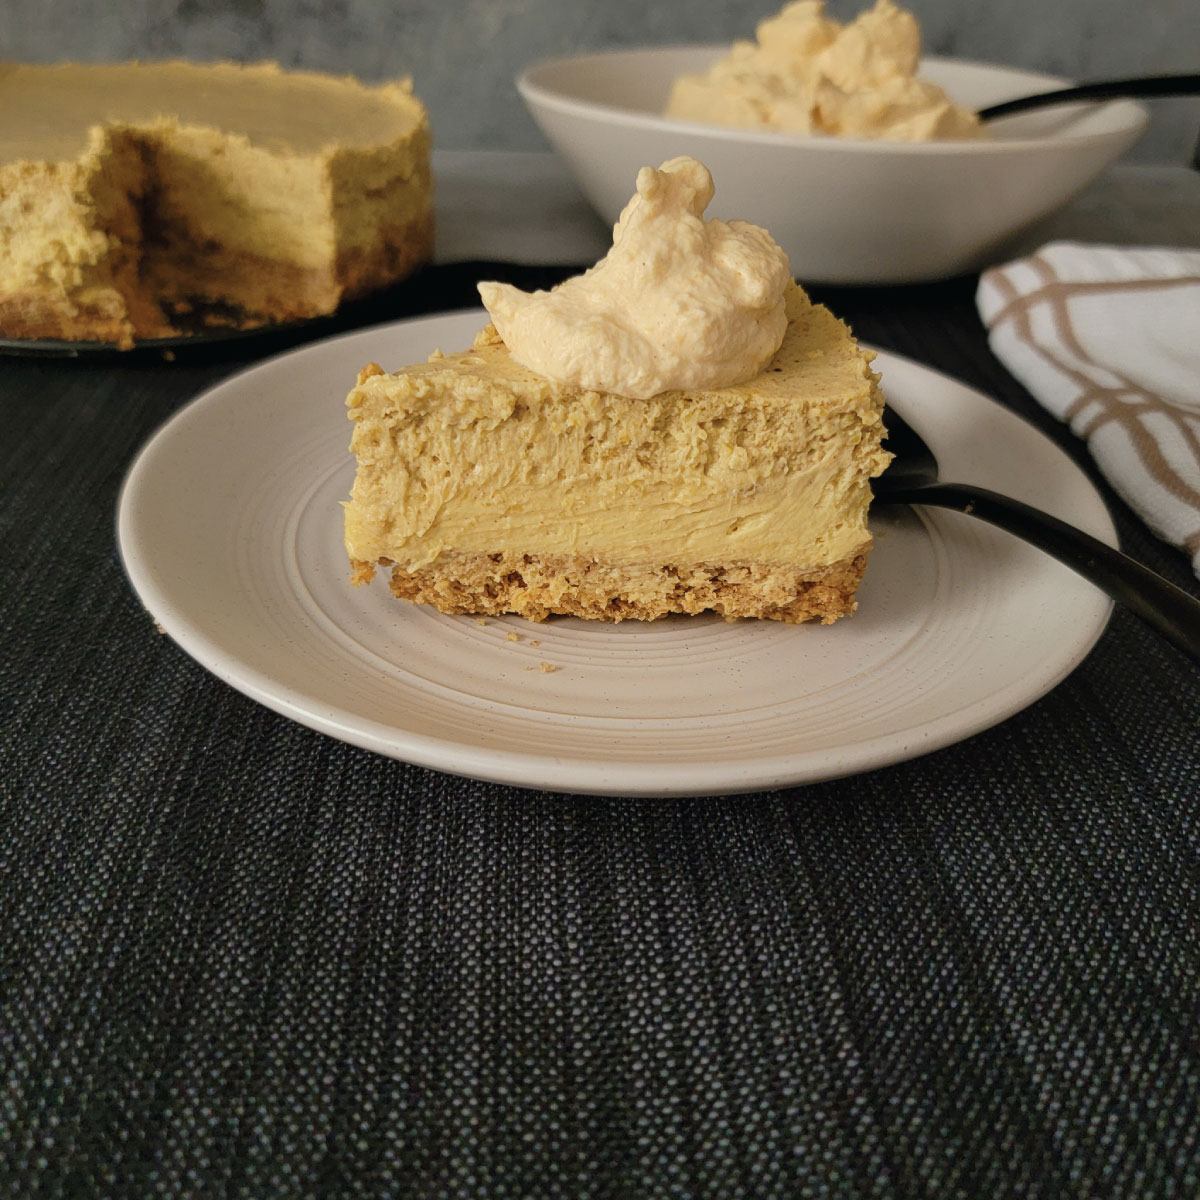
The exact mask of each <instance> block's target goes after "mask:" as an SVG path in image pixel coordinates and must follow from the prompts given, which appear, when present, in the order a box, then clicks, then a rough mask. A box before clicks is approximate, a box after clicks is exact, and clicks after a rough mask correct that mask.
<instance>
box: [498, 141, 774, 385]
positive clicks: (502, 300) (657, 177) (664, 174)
mask: <svg viewBox="0 0 1200 1200" xmlns="http://www.w3.org/2000/svg"><path fill="white" fill-rule="evenodd" d="M713 195H714V187H713V179H712V175H711V174H710V173H709V171H708V168H707V167H705V166H704V164H703V163H701V162H698V161H697V160H696V159H694V158H688V157H680V158H673V159H670V160H668V161H667V162H665V163H663V164H662V166H661V167H659V168H657V169H655V168H654V167H642V168H641V170H640V171H639V172H638V176H637V191H636V192H635V193H634V195H633V197H632V198H631V199H630V200H629V202H628V204H626V206H625V208H624V210H623V211H622V213H621V216H620V219H619V220H618V221H617V223H616V225H615V227H614V228H613V245H612V249H611V250H610V251H609V252H608V254H607V255H605V257H604V258H602V259H601V260H600V261H599V262H598V263H597V264H596V265H595V266H594V267H592V268H591V269H590V270H588V271H586V272H584V274H582V275H577V276H575V277H574V278H572V279H568V280H566V281H565V282H564V283H561V284H559V286H558V287H556V288H553V289H552V290H550V291H544V292H533V293H528V292H522V291H520V290H519V289H517V288H515V287H513V286H511V285H510V284H504V283H481V284H480V285H479V294H480V296H481V297H482V299H483V303H484V306H485V307H486V308H487V310H488V313H489V314H490V315H491V318H492V322H493V324H494V325H495V326H496V331H497V332H498V333H499V335H500V336H501V338H503V340H504V343H505V345H506V346H507V347H508V349H509V351H510V352H511V354H512V355H513V357H514V358H515V359H516V360H517V361H518V362H520V363H521V364H522V365H524V366H526V367H528V368H529V369H530V370H532V371H536V372H537V373H538V374H539V375H542V376H544V377H546V378H547V379H552V380H555V381H556V382H559V383H564V384H570V385H572V386H575V387H582V388H591V389H594V390H595V391H602V392H614V393H616V394H618V395H622V396H629V397H631V398H634V399H645V398H648V397H650V396H655V395H657V394H658V393H659V392H664V391H669V390H672V389H682V388H719V387H727V386H730V385H732V384H735V383H743V382H745V381H746V380H748V379H752V378H753V377H754V376H755V375H757V374H758V373H759V372H760V371H762V369H763V368H764V367H765V366H766V365H767V363H769V362H770V361H771V358H772V357H773V356H774V354H775V352H776V351H777V350H778V349H779V346H780V343H781V342H782V341H783V335H784V331H785V330H786V328H787V316H786V314H785V301H784V293H785V289H786V288H787V285H788V284H789V283H790V282H791V279H792V273H791V268H790V266H789V263H788V257H787V255H786V254H785V253H784V251H783V250H782V249H781V248H780V246H779V245H778V243H776V242H775V240H774V239H773V238H772V237H771V235H770V234H769V233H767V231H766V230H765V229H762V228H760V227H759V226H757V225H752V224H750V223H749V222H747V221H737V220H734V221H728V222H727V221H721V220H716V219H712V220H706V219H705V217H704V212H705V210H706V209H707V207H708V205H709V203H710V202H711V200H712V198H713Z"/></svg>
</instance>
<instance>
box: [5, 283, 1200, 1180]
mask: <svg viewBox="0 0 1200 1200" xmlns="http://www.w3.org/2000/svg"><path fill="white" fill-rule="evenodd" d="M511 277H513V278H514V280H515V281H516V282H521V283H526V284H527V283H529V282H531V281H537V280H536V279H535V278H534V276H532V275H531V274H530V273H513V274H512V276H511ZM471 278H472V268H470V267H464V268H457V269H455V270H453V271H443V272H440V273H434V274H433V275H432V276H429V277H427V278H426V279H425V280H424V281H422V282H421V283H420V289H421V290H420V291H419V292H413V291H412V290H411V289H410V290H409V291H406V292H405V293H404V297H405V298H404V299H402V300H401V301H400V302H398V303H399V304H400V306H401V307H400V308H399V309H398V310H397V311H400V312H404V311H412V310H413V309H418V308H428V309H435V308H438V307H450V306H455V305H461V304H466V303H469V302H470V300H469V291H468V288H469V284H470V282H471ZM971 295H972V281H963V282H960V283H954V284H945V285H938V286H931V287H924V288H912V289H905V290H899V289H891V290H890V291H889V292H887V293H886V294H883V293H874V292H869V291H861V292H860V291H851V290H846V291H837V292H828V293H824V294H822V295H821V296H820V298H822V299H826V300H828V302H829V303H830V304H831V305H833V306H834V307H835V309H836V310H837V311H838V312H839V313H842V314H843V315H845V316H846V317H847V318H849V319H850V320H851V321H852V322H853V323H854V324H855V326H856V328H857V331H858V332H859V333H860V335H861V336H862V337H864V338H865V339H868V340H870V341H873V342H875V343H876V344H879V345H881V346H884V347H887V348H889V349H894V350H897V351H899V352H901V353H906V354H909V355H912V356H914V357H916V358H919V359H922V360H923V361H926V362H928V363H930V364H931V365H933V366H935V367H938V368H940V369H942V370H945V371H948V372H949V373H951V374H954V375H956V376H958V377H960V378H963V379H965V380H966V381H967V382H968V383H971V384H973V385H975V386H978V387H981V388H983V389H984V390H986V391H988V392H990V393H992V394H993V395H997V396H998V397H1000V398H1002V399H1003V400H1005V401H1006V402H1007V403H1009V404H1011V405H1012V406H1013V407H1014V408H1016V409H1018V410H1019V411H1021V412H1022V413H1025V414H1027V415H1030V416H1031V418H1032V419H1034V420H1035V422H1036V423H1037V424H1039V425H1040V426H1041V427H1042V428H1044V429H1047V430H1048V431H1049V432H1051V434H1052V435H1053V436H1056V437H1057V438H1058V440H1059V441H1060V443H1061V444H1063V445H1064V446H1066V447H1067V448H1068V450H1069V451H1070V452H1072V453H1075V454H1076V456H1077V458H1078V459H1079V461H1081V462H1082V463H1083V464H1084V466H1085V469H1090V468H1089V467H1088V464H1087V463H1086V452H1083V451H1081V450H1079V448H1078V447H1077V446H1072V444H1071V443H1072V439H1071V438H1070V437H1069V435H1066V434H1064V432H1063V431H1061V430H1056V429H1055V427H1054V425H1053V423H1052V422H1051V421H1050V420H1049V419H1048V418H1047V417H1046V416H1045V414H1042V413H1040V412H1039V411H1037V410H1036V406H1035V405H1033V403H1032V401H1030V399H1029V398H1028V397H1027V396H1025V395H1024V393H1023V392H1022V391H1021V390H1020V388H1019V387H1018V386H1017V385H1016V384H1015V383H1014V382H1013V381H1012V380H1011V379H1010V378H1009V377H1008V376H1007V375H1006V374H1005V373H1004V371H1003V369H1002V368H1001V367H1000V366H999V365H998V364H997V363H996V362H995V360H994V359H992V358H991V356H990V355H989V353H988V351H987V348H986V341H985V337H984V333H983V330H982V328H981V327H980V326H979V324H978V321H977V319H976V318H975V316H974V314H973V311H972V304H971ZM391 315H394V313H393V312H392V311H384V312H381V313H380V319H385V318H386V317H388V316H391ZM255 352H256V351H255V348H254V347H253V346H251V345H244V346H241V347H239V348H232V349H226V350H224V351H221V352H220V353H215V354H211V355H208V356H203V355H189V354H187V353H182V352H181V354H180V356H179V359H178V360H177V361H175V362H171V363H165V362H162V361H159V360H157V359H155V358H153V357H135V358H125V359H105V360H79V361H55V360H47V359H8V360H4V361H0V379H2V380H3V399H2V401H0V429H2V433H0V471H2V474H0V481H2V485H0V486H2V488H3V491H2V494H0V553H2V555H3V558H2V561H0V605H2V607H0V620H2V622H3V631H2V642H0V644H2V646H3V650H2V652H0V722H2V724H0V789H2V790H0V1071H2V1072H3V1075H4V1090H3V1100H2V1102H0V1194H3V1195H11V1196H21V1197H42V1196H46V1197H71V1198H75V1197H105V1198H110V1197H112V1198H115V1197H122V1198H123V1197H138V1198H141V1197H152V1196H181V1197H182V1196H187V1197H205V1198H209V1197H255V1198H259V1197H368V1196H370V1197H383V1196H388V1197H391V1196H395V1197H410V1196H420V1197H493V1196H495V1197H572V1198H574V1197H579V1198H592V1197H594V1198H601V1197H604V1198H608V1197H664V1198H666V1197H673V1198H690V1197H722V1198H732V1197H781V1198H782V1197H800V1196H828V1197H878V1198H883V1197H887V1198H892V1197H897V1198H898V1197H926V1196H928V1197H937V1198H939V1200H943V1198H948V1197H981V1196H987V1197H991V1196H1023V1197H1046V1198H1056V1200H1057V1198H1060V1197H1078V1198H1081V1200H1082V1198H1084V1197H1104V1198H1110V1197H1189V1198H1190V1197H1195V1196H1196V1195H1197V1194H1200V1166H1198V1165H1197V1163H1198V1161H1200V1037H1198V1031H1200V922H1198V920H1197V912H1198V911H1200V869H1198V856H1197V851H1198V849H1200V800H1198V798H1200V753H1198V750H1197V743H1198V740H1200V674H1198V673H1197V671H1196V670H1195V668H1194V667H1193V666H1191V665H1189V664H1188V663H1187V662H1186V661H1185V660H1184V659H1183V658H1182V657H1181V656H1180V655H1178V654H1177V653H1175V652H1174V651H1173V650H1171V649H1170V648H1169V647H1168V646H1167V645H1166V644H1165V643H1163V642H1162V641H1161V640H1160V639H1158V638H1157V637H1156V635H1154V634H1153V633H1152V632H1150V631H1149V630H1148V629H1146V628H1145V627H1144V626H1142V625H1141V624H1140V623H1139V622H1137V621H1136V620H1135V619H1134V618H1132V617H1130V616H1128V615H1127V614H1125V613H1122V612H1118V613H1117V614H1116V615H1115V616H1114V618H1113V621H1112V624H1111V626H1110V628H1109V629H1108V631H1107V632H1106V634H1105V635H1104V637H1103V638H1102V640H1101V642H1100V643H1099V645H1098V646H1097V648H1096V650H1095V651H1094V652H1093V653H1092V654H1091V655H1090V656H1089V658H1088V659H1087V660H1086V661H1085V662H1084V663H1083V664H1082V665H1081V666H1080V668H1079V669H1078V670H1077V671H1076V672H1075V673H1074V674H1073V675H1072V676H1071V677H1070V678H1069V679H1067V680H1066V681H1065V682H1064V683H1062V684H1061V685H1060V686H1059V687H1058V688H1056V689H1055V690H1054V691H1053V692H1051V693H1050V694H1049V695H1048V696H1046V697H1045V698H1044V699H1042V700H1041V701H1039V702H1038V703H1036V704H1034V705H1032V706H1031V707H1030V708H1028V709H1026V710H1025V711H1024V712H1022V713H1020V714H1018V715H1017V716H1015V717H1013V718H1011V719H1010V720H1008V721H1006V722H1004V723H1003V724H1001V725H1000V726H998V727H996V728H994V729H992V730H989V731H987V732H985V733H982V734H980V735H978V736H976V737H974V738H972V739H970V740H969V741H967V742H964V743H962V744H960V745H957V746H953V747H950V748H948V749H945V750H942V751H939V752H937V753H935V754H932V755H929V756H927V757H925V758H921V759H917V760H914V761H912V762H908V763H903V764H900V765H898V766H895V767H892V768H888V769H885V770H880V771H876V772H873V773H871V774H868V775H864V776H860V777H857V778H853V779H846V780H840V781H836V782H832V783H826V784H821V785H816V786H811V787H807V788H803V789H795V790H791V791H785V792H776V793H770V794H764V795H758V796H741V797H717V798H707V799H691V800H670V801H664V800H632V799H611V800H609V799H599V798H583V797H575V796H565V795H555V794H547V793H539V792H531V791H522V790H520V789H513V788H506V787H500V786H496V785H490V784H483V783H477V782H472V781H468V780H464V779H458V778H454V777H451V776H447V775H441V774H437V773H434V772H430V771H426V770H423V769H420V768H417V767H414V766H410V765H408V764H405V763H400V762H393V761H390V760H386V759H383V758H379V757H376V756H373V755H371V754H369V753H367V752H365V751H361V750H358V749H356V748H353V747H350V746H347V745H344V744H342V743H339V742H336V741H333V740H331V739H328V738H326V737H323V736H321V735H318V734H315V733H312V732H310V731H309V730H307V729H304V728H301V727H300V726H297V725H294V724H292V723H290V722H288V721H287V720H285V719H283V718H281V717H279V716H276V715H275V714H273V713H271V712H268V711H267V710H265V709H263V708H261V707H259V706H257V705H256V704H254V703H253V702H252V701H250V700H248V699H246V698H245V697H243V696H242V695H240V694H238V693H236V692H234V691H232V690H231V689H230V688H228V687H227V686H225V685H224V684H222V683H220V682H219V681H218V680H216V679H215V678H213V677H212V676H210V675H208V674H207V673H206V672H205V671H203V670H202V669H201V668H200V667H198V666H197V665H196V664H195V663H194V662H192V661H191V660H190V659H189V658H188V657H187V656H186V655H185V654H184V653H183V652H182V651H180V650H179V649H178V648H177V647H176V646H175V645H174V644H173V643H172V642H170V641H169V640H168V639H167V638H165V637H163V636H162V635H160V634H159V633H158V632H157V631H156V630H155V628H154V625H153V623H152V621H151V620H150V618H149V617H148V616H147V615H146V614H145V612H144V611H143V610H142V609H141V607H140V605H139V603H138V602H137V600H136V599H135V597H134V596H133V595H132V593H131V591H130V590H129V588H128V586H127V584H126V582H125V580H124V578H123V575H122V572H121V567H120V563H119V560H118V557H117V553H116V548H115V543H114V533H113V512H114V505H115V502H116V497H117V492H118V489H119V486H120V482H121V479H122V477H123V474H124V471H125V470H126V468H127V466H128V464H129V462H130V460H131V458H132V456H133V455H134V453H135V452H136V450H137V448H138V447H139V445H140V444H141V443H142V441H143V440H144V439H145V438H146V437H147V436H148V435H149V433H150V432H151V431H152V430H153V429H154V428H155V427H156V426H157V425H158V424H160V423H161V422H162V421H163V420H165V419H166V418H167V417H168V416H170V415H171V413H173V412H174V411H175V410H177V408H178V407H179V406H180V405H181V404H182V403H184V402H185V401H186V400H187V399H189V398H190V397H191V396H192V395H194V394H195V393H196V392H197V391H199V390H200V389H202V388H204V387H206V386H208V385H209V384H210V383H212V382H215V381H216V380H218V379H220V378H222V377H224V376H226V375H228V374H229V373H231V372H232V371H234V370H237V369H240V368H241V367H242V366H243V365H245V364H246V363H248V362H250V361H252V359H253V356H254V354H255ZM1093 477H1094V476H1093ZM1105 494H1106V496H1108V497H1109V498H1110V500H1111V503H1112V507H1113V511H1114V515H1115V516H1116V519H1117V522H1118V525H1119V528H1120V532H1121V535H1122V539H1123V542H1124V544H1125V546H1126V548H1127V549H1129V550H1130V551H1131V552H1132V553H1134V554H1135V555H1136V556H1138V557H1139V558H1141V559H1142V560H1143V561H1145V562H1147V563H1148V564H1149V565H1151V566H1152V567H1154V568H1155V569H1157V570H1159V571H1161V572H1163V573H1164V574H1167V575H1168V577H1170V578H1172V579H1173V580H1174V581H1175V582H1177V583H1179V584H1180V586H1183V587H1188V586H1189V580H1190V585H1191V586H1192V587H1193V588H1194V585H1195V581H1194V579H1190V574H1189V572H1188V569H1187V563H1186V560H1185V559H1184V557H1183V555H1182V554H1180V553H1179V552H1178V551H1174V550H1172V549H1171V548H1169V547H1167V546H1165V545H1163V544H1162V543H1159V542H1157V541H1156V540H1155V539H1154V538H1153V537H1152V536H1151V535H1150V534H1149V533H1147V532H1146V531H1145V530H1144V528H1143V527H1142V526H1141V525H1140V524H1139V523H1138V522H1137V521H1136V519H1135V518H1133V517H1131V516H1130V515H1129V513H1128V512H1127V510H1125V509H1124V508H1123V507H1122V506H1121V505H1120V503H1119V502H1118V501H1116V500H1115V499H1112V497H1111V493H1109V492H1107V491H1106V492H1105ZM1031 619H1035V615H1034V614H1031Z"/></svg>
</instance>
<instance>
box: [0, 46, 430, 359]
mask: <svg viewBox="0 0 1200 1200" xmlns="http://www.w3.org/2000/svg"><path fill="white" fill-rule="evenodd" d="M432 249H433V215H432V184H431V175H430V134H429V123H428V118H427V114H426V112H425V109H424V107H423V105H422V104H421V103H420V101H419V100H417V99H416V97H414V96H413V94H412V91H411V87H410V85H409V84H408V82H407V81H401V82H397V83H389V84H384V85H381V86H377V87H370V86H366V85H364V84H361V83H359V82H357V81H356V80H353V79H350V78H335V77H332V76H329V75H323V74H319V73H315V72H299V71H296V72H285V71H282V70H280V68H279V67H277V66H275V65H274V64H269V63H261V64H254V65H246V66H243V65H238V64H234V63H215V64H206V65H200V64H193V63H184V62H163V63H131V64H121V65H112V66H90V65H78V64H62V65H54V66H34V65H25V64H11V63H10V64H0V334H3V335H4V336H7V337H14V338H65V339H73V340H90V341H101V342H111V343H115V344H117V345H119V346H122V347H128V346H130V345H133V344H134V343H135V342H136V341H137V340H138V339H143V338H155V337H165V336H171V335H173V334H176V333H178V332H180V330H181V326H183V327H186V328H188V329H194V328H195V326H196V323H197V322H198V321H200V322H209V323H217V324H234V325H238V326H242V327H247V326H254V325H259V324H264V323H268V322H279V321H289V320H296V319H300V318H305V317H313V316H319V315H323V314H326V313H329V312H332V311H333V310H334V309H336V308H337V306H338V305H339V304H340V303H341V302H342V301H343V300H345V299H348V298H352V297H355V296H359V295H363V294H365V293H368V292H370V291H372V290H375V289H377V288H380V287H383V286H385V285H387V284H389V283H392V282H394V281H395V280H398V279H401V278H403V277H404V276H406V275H408V274H410V273H411V272H413V271H414V270H415V269H417V268H418V267H419V266H420V265H421V264H422V263H424V262H426V261H427V260H428V259H429V258H430V257H431V255H432Z"/></svg>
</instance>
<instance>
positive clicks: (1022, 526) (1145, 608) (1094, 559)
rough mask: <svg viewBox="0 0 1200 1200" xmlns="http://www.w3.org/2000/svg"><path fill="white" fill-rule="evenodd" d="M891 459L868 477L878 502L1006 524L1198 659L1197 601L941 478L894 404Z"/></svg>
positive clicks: (1121, 557)
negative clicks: (930, 508)
mask: <svg viewBox="0 0 1200 1200" xmlns="http://www.w3.org/2000/svg"><path fill="white" fill-rule="evenodd" d="M883 423H884V425H885V426H886V427H887V431H888V435H887V442H886V447H887V449H888V450H890V451H891V452H892V453H893V454H894V455H895V456H896V457H895V460H894V461H893V462H892V465H891V466H890V467H888V469H887V470H886V471H885V472H884V473H883V475H881V476H880V477H879V478H878V479H876V480H875V482H874V491H875V503H876V504H931V505H934V506H936V507H938V508H952V509H955V510H956V511H957V512H961V513H967V514H968V515H969V516H972V517H978V518H979V519H980V520H982V521H988V522H990V523H991V524H992V525H998V526H1000V528H1001V529H1007V530H1008V532H1009V533H1014V534H1016V535H1017V537H1019V538H1023V539H1024V540H1025V541H1027V542H1029V543H1030V545H1033V546H1037V547H1038V549H1039V550H1044V551H1045V552H1046V553H1047V554H1051V555H1053V556H1054V557H1055V558H1057V559H1058V560H1059V561H1060V562H1063V563H1066V565H1067V566H1068V567H1071V568H1072V569H1073V570H1075V571H1077V572H1079V574H1080V575H1082V576H1083V577H1084V578H1085V579H1087V580H1090V581H1091V582H1092V583H1094V584H1095V585H1096V586H1097V587H1099V588H1102V589H1103V590H1104V591H1105V592H1107V593H1108V594H1109V595H1110V596H1111V597H1112V598H1113V599H1114V600H1116V601H1117V603H1118V604H1123V605H1125V607H1126V608H1128V609H1130V610H1131V611H1132V612H1134V613H1136V614H1137V615H1138V616H1139V617H1141V618H1142V619H1143V620H1145V621H1147V622H1148V623H1149V624H1150V625H1152V626H1153V627H1154V628H1155V629H1157V630H1158V631H1159V633H1161V634H1162V635H1163V636H1164V637H1165V638H1167V639H1168V640H1169V641H1170V642H1172V643H1173V644H1174V645H1176V646H1178V647H1179V649H1180V650H1182V651H1183V652H1184V653H1185V654H1187V655H1189V656H1190V657H1191V658H1192V660H1193V661H1195V662H1200V600H1196V599H1194V598H1193V597H1191V596H1189V595H1188V594H1187V592H1185V591H1184V590H1183V589H1182V588H1177V587H1176V586H1175V585H1174V584H1173V583H1171V582H1169V581H1168V580H1166V579H1164V578H1163V577H1162V576H1161V575H1158V574H1156V573H1155V572H1154V571H1151V570H1150V569H1149V568H1148V567H1143V566H1142V564H1141V563H1139V562H1137V561H1136V560H1134V559H1132V558H1130V557H1129V556H1128V555H1127V554H1122V553H1121V552H1120V551H1119V550H1114V549H1112V547H1111V546H1106V545H1105V544H1104V543H1103V542H1102V541H1099V540H1098V539H1097V538H1094V537H1092V536H1091V535H1090V534H1087V533H1084V532H1083V530H1081V529H1076V528H1075V527H1074V526H1073V525H1068V524H1067V523H1066V522H1065V521H1060V520H1059V519H1058V518H1057V517H1052V516H1050V514H1049V513H1044V512H1041V511H1040V510H1039V509H1036V508H1032V507H1031V506H1030V505H1028V504H1023V503H1022V502H1021V501H1020V500H1013V499H1012V498H1011V497H1009V496H1002V495H1000V494H999V493H998V492H992V491H988V489H987V488H980V487H974V486H972V485H971V484H969V483H942V482H941V481H940V480H939V479H938V464H937V458H936V457H934V453H933V451H932V450H931V449H930V448H929V447H928V446H927V445H926V444H925V441H924V439H922V437H921V435H920V434H918V433H917V431H916V430H915V429H913V428H912V426H911V425H909V424H908V422H907V421H905V420H904V419H903V418H902V417H901V416H900V415H899V414H898V413H897V412H896V410H895V409H893V408H891V407H888V408H887V409H886V410H885V411H884V414H883Z"/></svg>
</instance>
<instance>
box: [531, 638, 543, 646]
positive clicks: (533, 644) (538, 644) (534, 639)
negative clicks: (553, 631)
mask: <svg viewBox="0 0 1200 1200" xmlns="http://www.w3.org/2000/svg"><path fill="white" fill-rule="evenodd" d="M529 644H530V645H531V646H540V645H541V644H542V643H541V642H539V641H538V640H537V638H532V639H530V642H529Z"/></svg>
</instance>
